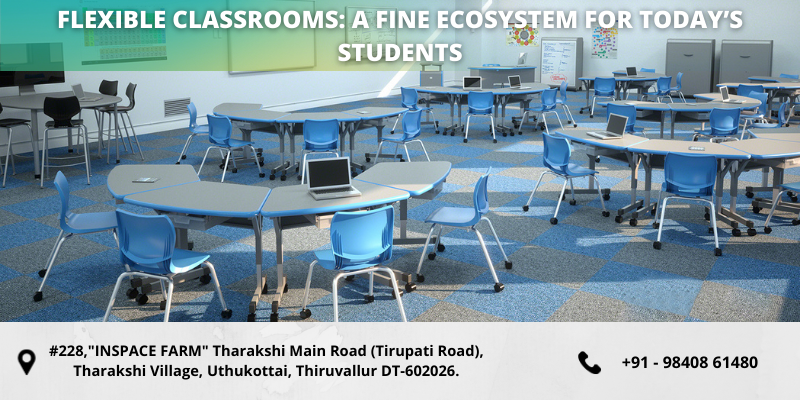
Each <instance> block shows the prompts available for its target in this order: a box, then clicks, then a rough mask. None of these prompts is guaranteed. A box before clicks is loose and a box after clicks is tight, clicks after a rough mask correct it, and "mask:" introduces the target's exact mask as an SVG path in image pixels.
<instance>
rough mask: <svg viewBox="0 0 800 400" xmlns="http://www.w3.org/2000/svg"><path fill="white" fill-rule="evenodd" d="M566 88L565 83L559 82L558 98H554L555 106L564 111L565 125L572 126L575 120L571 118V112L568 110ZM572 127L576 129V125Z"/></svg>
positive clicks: (566, 84)
mask: <svg viewBox="0 0 800 400" xmlns="http://www.w3.org/2000/svg"><path fill="white" fill-rule="evenodd" d="M567 86H569V84H568V83H567V81H561V85H559V86H558V94H559V96H558V97H556V104H558V105H559V106H561V108H562V109H564V115H566V116H567V123H568V124H572V123H573V121H575V118H573V117H572V111H570V110H569V106H568V105H567ZM572 126H573V127H575V128H577V127H578V124H573V125H572Z"/></svg>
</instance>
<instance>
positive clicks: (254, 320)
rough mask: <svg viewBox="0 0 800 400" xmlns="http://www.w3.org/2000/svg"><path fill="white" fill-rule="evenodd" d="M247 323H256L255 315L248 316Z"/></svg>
mask: <svg viewBox="0 0 800 400" xmlns="http://www.w3.org/2000/svg"><path fill="white" fill-rule="evenodd" d="M247 322H256V315H255V314H247Z"/></svg>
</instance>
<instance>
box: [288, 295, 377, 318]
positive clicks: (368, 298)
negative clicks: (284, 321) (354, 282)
mask: <svg viewBox="0 0 800 400" xmlns="http://www.w3.org/2000/svg"><path fill="white" fill-rule="evenodd" d="M373 301H375V296H371V295H365V296H364V302H366V303H372V302H373ZM301 312H302V311H301ZM303 319H305V318H303Z"/></svg>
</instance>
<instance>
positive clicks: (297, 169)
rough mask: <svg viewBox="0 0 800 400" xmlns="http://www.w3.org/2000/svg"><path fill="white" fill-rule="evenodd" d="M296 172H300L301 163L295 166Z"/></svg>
mask: <svg viewBox="0 0 800 400" xmlns="http://www.w3.org/2000/svg"><path fill="white" fill-rule="evenodd" d="M294 172H298V173H299V172H300V166H299V165H298V166H296V167H294Z"/></svg>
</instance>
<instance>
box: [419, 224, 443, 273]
mask: <svg viewBox="0 0 800 400" xmlns="http://www.w3.org/2000/svg"><path fill="white" fill-rule="evenodd" d="M434 229H436V224H433V225H431V230H430V231H429V232H428V238H427V239H425V246H422V254H420V255H419V264H417V281H418V282H422V281H420V280H419V277H420V276H421V275H420V274H419V272H420V271H422V261H423V260H425V254H426V253H427V252H428V244H429V243H430V242H431V236H432V235H433V230H434ZM440 240H441V239H440ZM433 254H434V257H435V256H436V252H435V251H434V252H433ZM423 280H424V278H423Z"/></svg>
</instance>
